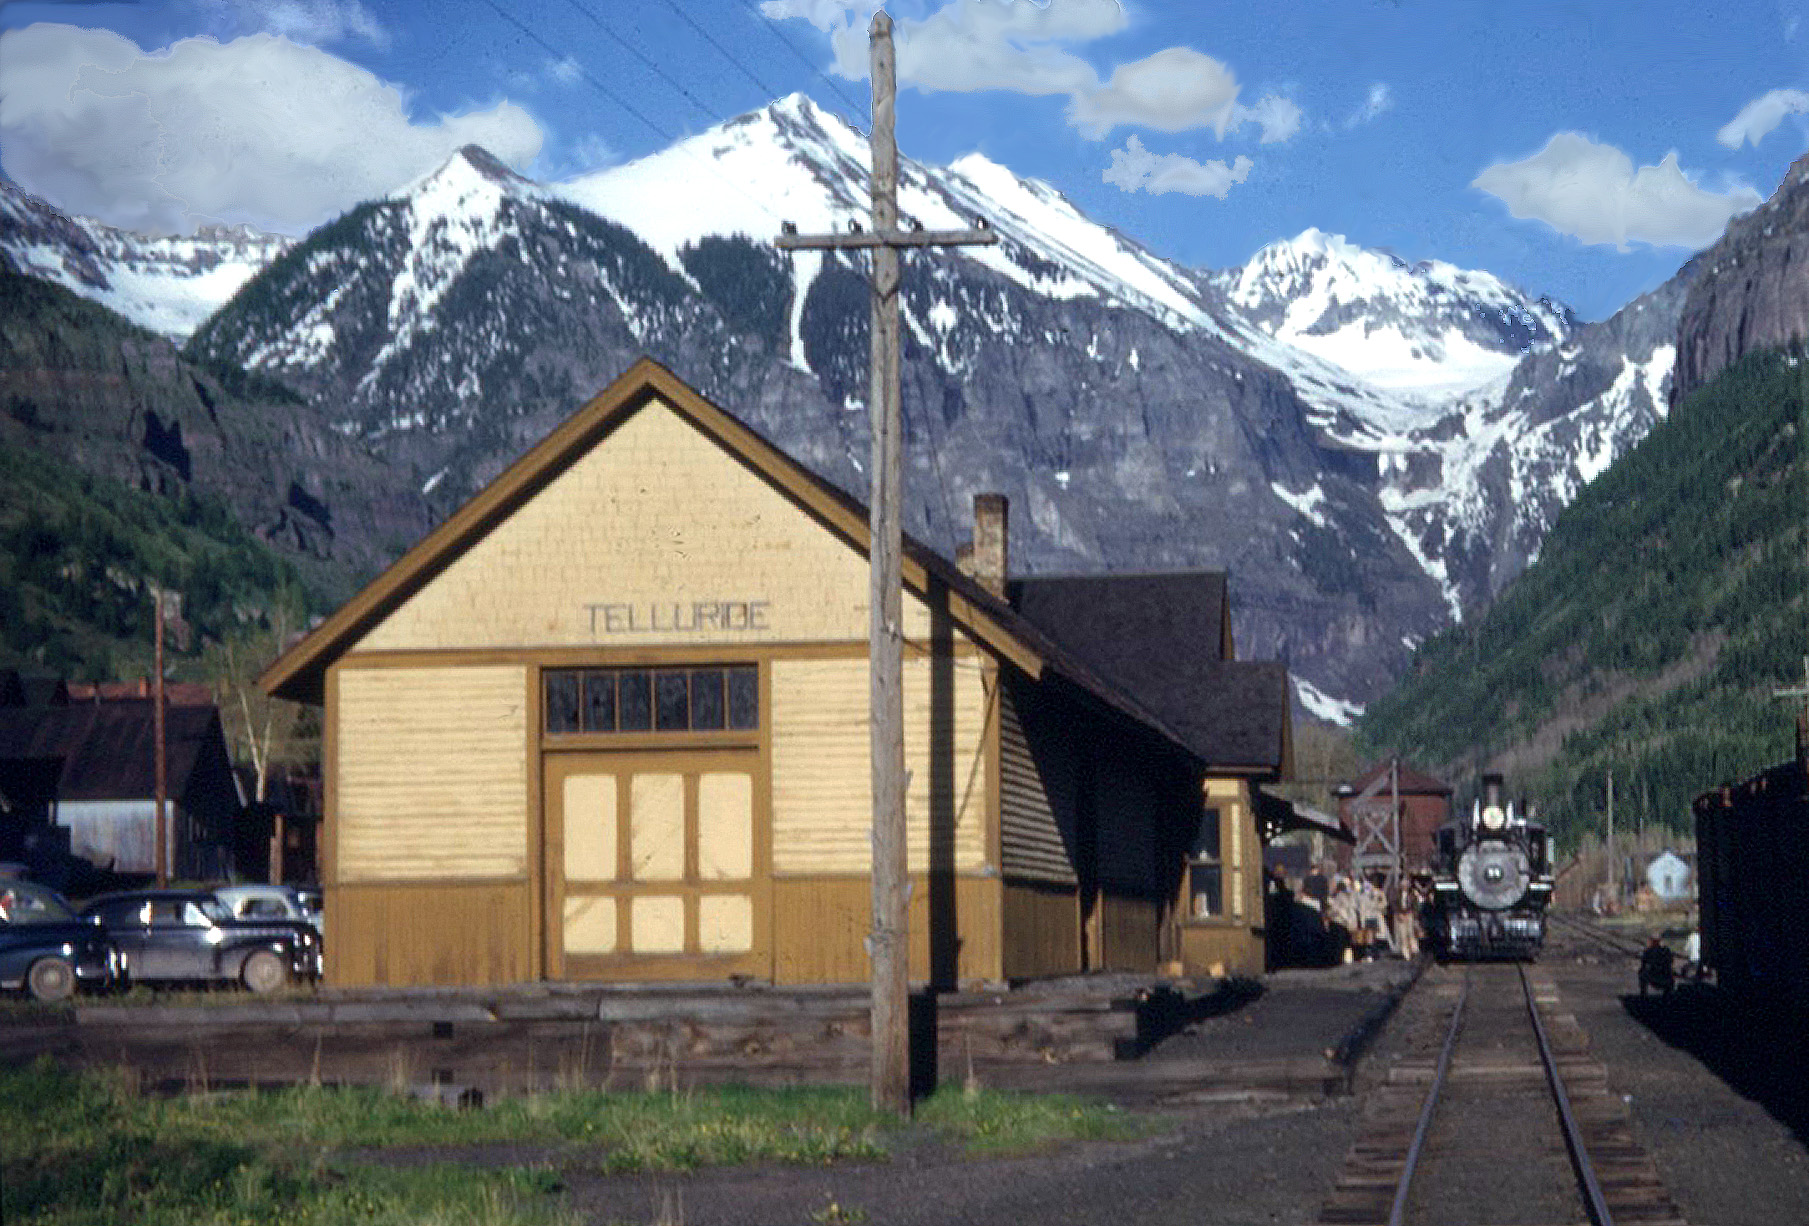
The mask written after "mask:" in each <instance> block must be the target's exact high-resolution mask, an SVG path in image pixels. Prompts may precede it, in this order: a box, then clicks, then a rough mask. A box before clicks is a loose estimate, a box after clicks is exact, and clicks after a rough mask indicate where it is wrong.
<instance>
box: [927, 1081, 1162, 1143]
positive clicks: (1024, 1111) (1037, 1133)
mask: <svg viewBox="0 0 1809 1226" xmlns="http://www.w3.org/2000/svg"><path fill="white" fill-rule="evenodd" d="M916 1118H917V1122H918V1123H919V1124H921V1125H923V1126H924V1127H927V1128H930V1129H932V1130H933V1131H935V1132H936V1133H937V1134H939V1135H940V1136H942V1137H944V1138H946V1139H947V1140H949V1141H952V1142H955V1143H956V1144H959V1145H961V1146H963V1147H965V1148H966V1149H967V1151H968V1152H969V1153H973V1154H1005V1153H1012V1154H1015V1153H1025V1152H1027V1151H1030V1150H1035V1149H1041V1148H1043V1147H1045V1146H1048V1145H1053V1144H1055V1143H1057V1142H1060V1141H1133V1140H1136V1139H1137V1138H1139V1137H1143V1136H1147V1135H1148V1134H1149V1128H1150V1124H1149V1121H1147V1120H1144V1119H1141V1118H1138V1117H1136V1116H1131V1115H1126V1114H1125V1113H1124V1112H1122V1111H1120V1110H1119V1109H1118V1108H1117V1107H1115V1106H1113V1105H1112V1104H1110V1103H1104V1102H1099V1101H1096V1100H1094V1099H1088V1098H1077V1097H1074V1096H1072V1095H1068V1094H1005V1093H1001V1092H999V1091H997V1090H960V1089H953V1088H950V1089H943V1090H938V1091H937V1092H936V1093H935V1094H934V1095H932V1096H931V1097H930V1098H928V1099H925V1100H924V1101H923V1102H922V1103H921V1104H920V1105H919V1106H918V1108H917V1117H916Z"/></svg>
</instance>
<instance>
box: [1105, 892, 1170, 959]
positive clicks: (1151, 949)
mask: <svg viewBox="0 0 1809 1226" xmlns="http://www.w3.org/2000/svg"><path fill="white" fill-rule="evenodd" d="M1160 920H1161V906H1160V904H1159V903H1157V902H1155V901H1154V900H1153V899H1148V898H1135V897H1131V896H1128V895H1123V894H1102V895H1101V896H1100V899H1099V928H1100V947H1101V948H1100V953H1101V966H1100V969H1101V970H1106V971H1128V972H1131V973H1134V974H1138V975H1148V974H1151V973H1153V972H1154V971H1155V969H1156V963H1157V961H1158V960H1159V959H1160V957H1161V952H1160V933H1159V931H1158V926H1159V924H1160Z"/></svg>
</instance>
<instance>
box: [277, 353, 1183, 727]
mask: <svg viewBox="0 0 1809 1226" xmlns="http://www.w3.org/2000/svg"><path fill="white" fill-rule="evenodd" d="M654 400H658V401H660V402H661V403H663V404H665V405H667V406H669V407H670V408H672V409H673V410H674V411H675V412H677V413H678V414H679V415H680V416H682V417H684V418H685V419H686V420H687V421H689V422H690V423H691V424H692V425H693V426H695V427H696V428H697V429H699V430H700V431H702V432H703V433H704V434H705V435H706V436H708V437H710V438H712V439H714V440H715V441H716V442H717V443H718V444H720V445H721V446H723V447H725V448H727V449H728V450H729V451H730V452H731V453H733V454H735V455H736V456H738V457H739V458H740V459H741V460H742V461H743V462H744V463H746V464H747V465H748V466H749V467H750V468H751V469H752V470H753V471H755V472H756V473H758V474H759V475H761V476H762V477H764V478H765V479H766V480H767V481H769V482H770V483H771V484H772V485H773V486H774V487H775V488H776V489H778V490H779V491H780V492H781V493H783V494H785V495H786V496H787V497H788V498H789V499H791V501H792V502H793V503H794V504H796V505H797V506H798V507H799V508H800V509H801V510H803V511H804V512H806V513H807V514H810V515H812V516H813V517H815V518H816V519H817V520H818V521H819V522H821V523H822V524H823V525H824V526H825V527H827V528H828V529H829V530H830V531H831V532H833V533H834V534H836V535H837V536H839V537H840V538H841V539H842V540H844V541H845V542H847V543H848V544H849V545H850V546H851V547H853V548H854V549H856V550H857V551H859V552H860V553H861V554H862V555H863V556H865V554H866V553H867V549H868V541H869V534H868V519H867V509H866V506H865V505H864V504H863V503H861V502H860V501H859V500H858V499H856V498H854V497H852V496H851V495H849V494H847V493H846V492H844V491H843V490H840V489H838V488H836V487H835V486H834V485H831V484H830V483H829V482H827V481H825V480H823V479H822V478H821V477H818V476H817V475H816V474H814V473H812V472H810V471H809V470H808V469H806V468H805V467H804V466H803V465H801V464H799V463H798V462H797V461H796V460H794V459H792V458H791V457H790V456H789V455H787V454H786V453H785V452H783V451H781V450H780V449H779V448H778V447H777V446H775V445H774V444H772V443H771V442H769V441H768V440H767V439H766V438H764V437H763V436H761V435H760V434H759V433H758V432H756V431H754V430H752V429H750V428H749V427H748V426H746V425H744V424H743V423H742V422H740V421H739V420H737V419H736V418H735V417H734V416H732V415H731V414H730V413H728V412H727V411H725V410H724V409H722V408H719V407H718V406H717V405H715V404H713V403H711V402H710V401H709V400H707V399H706V398H705V397H704V396H703V395H701V394H700V393H698V392H697V391H696V390H694V389H693V388H691V387H690V386H688V385H687V384H686V383H685V382H684V381H683V380H681V379H680V378H679V377H678V376H677V375H675V374H673V373H672V372H671V371H669V370H667V369H666V368H665V367H664V366H662V365H660V364H659V363H658V362H655V361H653V360H652V359H651V358H642V359H640V360H639V361H637V362H636V363H635V364H634V365H633V366H632V367H630V368H629V369H628V371H627V372H626V373H625V374H623V375H622V376H621V377H620V378H619V379H617V380H616V381H615V382H614V383H612V384H610V385H609V387H607V388H605V389H604V390H603V391H602V392H601V393H600V394H598V395H597V396H596V397H595V398H594V399H592V400H591V401H590V402H589V403H587V404H586V405H584V407H582V408H581V409H579V410H578V411H577V412H576V413H574V414H572V416H571V417H569V418H567V419H566V420H565V421H564V422H563V423H561V424H560V425H559V426H558V427H556V428H555V429H554V430H553V431H552V432H551V433H550V434H548V435H547V436H546V437H545V438H544V439H542V440H541V441H540V442H539V443H537V444H536V445H535V446H533V447H532V448H530V449H529V450H528V451H527V452H526V453H525V454H524V455H523V456H522V457H521V458H520V459H518V460H517V461H515V463H514V464H512V465H510V466H509V467H508V468H507V469H506V470H504V471H503V473H502V474H501V475H500V476H498V477H497V478H496V479H495V480H493V481H491V482H490V484H488V485H487V486H485V487H484V488H483V489H482V490H480V491H479V492H478V493H477V494H476V495H474V496H473V497H472V498H471V500H470V501H468V502H466V503H465V505H464V506H462V507H460V508H459V509H458V510H457V511H455V512H454V513H453V514H452V515H451V516H449V517H448V518H447V519H446V520H445V521H444V522H442V523H441V524H440V526H439V527H438V528H436V529H434V530H433V531H432V532H430V533H428V535H427V536H426V537H425V538H423V539H422V540H421V541H420V543H418V544H417V545H415V547H414V548H412V549H410V550H409V551H408V552H407V553H405V554H403V555H402V557H401V558H399V559H398V560H397V561H396V562H395V563H394V564H393V565H392V566H390V567H389V569H388V570H386V571H384V572H383V573H382V574H381V575H379V576H378V577H377V578H376V579H374V580H372V581H371V582H370V583H369V584H368V585H367V586H366V587H365V588H364V589H363V590H362V591H360V592H359V593H358V594H357V595H355V596H353V597H352V599H351V600H349V601H347V602H346V603H345V604H344V605H342V606H341V607H340V608H339V609H338V610H337V611H336V612H335V613H334V614H333V615H332V616H331V617H329V618H327V619H326V620H325V621H324V622H322V623H321V624H320V625H319V626H317V627H316V628H315V629H314V630H312V631H311V632H309V633H308V634H307V635H306V636H305V637H304V638H303V639H302V640H301V641H300V642H298V643H296V644H295V645H294V646H293V647H291V648H290V649H289V650H288V651H286V652H284V653H283V654H282V655H281V656H280V657H278V658H277V660H276V661H275V662H274V663H273V664H271V665H270V667H269V668H268V669H266V670H265V671H264V674H263V676H261V677H260V678H259V679H258V684H259V685H260V686H261V687H263V689H264V690H265V692H267V693H270V694H272V695H275V696H276V697H279V698H288V699H293V700H296V701H302V702H313V703H319V702H322V701H323V700H324V697H325V688H326V686H325V678H326V670H327V668H328V666H329V665H331V664H332V663H333V662H334V661H335V660H337V659H338V658H339V657H340V656H341V655H343V654H344V653H345V652H347V651H349V650H350V649H351V648H352V646H353V645H354V644H356V643H357V641H358V640H359V639H360V638H361V637H362V636H363V635H364V634H365V633H367V632H368V631H369V630H371V629H372V628H373V627H375V626H376V625H377V624H378V623H380V622H381V621H382V620H383V619H384V618H385V617H387V616H389V614H390V613H391V612H393V611H394V610H395V609H396V608H397V607H399V606H400V605H401V604H402V603H403V602H404V601H405V600H407V599H408V598H409V597H410V596H412V595H413V594H414V593H415V592H417V591H419V590H421V588H423V587H425V586H426V585H427V584H428V583H429V582H431V581H432V580H433V578H434V577H435V576H436V575H438V574H439V573H440V572H441V571H443V570H444V569H445V568H446V567H447V566H449V565H450V564H451V563H452V562H453V561H454V560H456V559H457V558H458V557H459V556H460V555H461V554H463V553H464V552H465V551H466V550H468V549H470V548H471V547H472V546H473V545H475V544H476V543H477V542H478V541H479V540H481V539H482V538H483V537H484V535H485V534H487V533H488V532H490V531H491V530H492V529H493V528H495V527H496V526H497V525H499V524H501V523H502V522H503V521H504V520H505V519H507V518H508V517H509V515H511V514H512V513H513V512H514V511H515V510H516V509H517V508H519V507H521V506H522V505H523V504H525V503H526V502H527V501H528V500H530V499H531V498H533V497H534V495H535V494H536V493H538V492H539V491H540V490H542V489H544V488H545V487H546V486H547V484H548V483H550V482H551V481H552V480H553V479H554V478H555V477H557V476H558V475H559V474H560V473H561V472H563V471H564V470H565V469H566V468H568V467H569V466H570V465H572V464H573V463H575V462H577V460H578V459H580V458H581V457H582V456H584V455H585V454H587V453H588V452H589V451H590V450H591V448H593V447H595V446H597V445H598V444H599V443H601V442H602V441H603V440H604V439H606V438H607V437H608V435H609V433H610V432H611V431H612V430H613V429H614V428H615V427H616V426H617V425H619V424H620V423H622V422H623V421H625V420H627V418H628V417H630V416H631V415H632V414H634V413H635V412H636V411H637V410H639V409H641V408H642V407H644V406H645V405H647V404H648V403H649V402H651V401H654ZM902 570H903V573H904V582H905V586H906V587H907V588H908V589H910V590H913V591H916V592H918V593H920V594H924V595H928V594H929V593H930V591H931V590H932V589H936V588H940V589H943V590H946V591H947V592H948V594H949V602H948V603H949V613H950V615H951V616H952V617H953V618H954V619H955V620H956V621H957V622H959V623H960V624H961V625H962V626H964V627H965V628H966V629H967V630H968V631H969V632H970V633H971V634H973V635H974V637H975V638H976V639H978V640H979V641H981V642H982V643H984V644H986V645H987V646H988V647H990V648H991V649H992V650H994V651H996V652H997V653H998V654H999V655H1000V656H1001V657H1003V658H1004V659H1007V660H1009V661H1011V663H1012V664H1014V665H1016V666H1017V667H1019V668H1021V669H1023V670H1024V671H1025V672H1026V673H1027V674H1029V675H1030V676H1032V677H1038V676H1041V675H1042V673H1043V671H1044V669H1045V668H1053V669H1054V670H1055V671H1056V672H1058V673H1060V674H1062V675H1063V676H1065V677H1067V678H1068V679H1069V680H1070V681H1073V682H1075V683H1076V684H1078V685H1079V686H1080V687H1081V688H1082V689H1083V690H1084V691H1086V692H1087V693H1089V694H1091V695H1092V696H1093V697H1094V698H1095V699H1097V700H1099V701H1100V702H1102V703H1104V704H1105V705H1107V706H1109V707H1111V708H1113V709H1114V710H1116V711H1118V712H1119V713H1121V714H1123V715H1127V716H1129V717H1131V718H1132V719H1134V720H1136V721H1137V722H1139V723H1141V724H1144V725H1145V726H1147V727H1149V728H1150V729H1152V730H1153V731H1155V732H1157V733H1158V734H1159V735H1161V736H1162V737H1164V738H1165V739H1167V740H1168V741H1170V742H1171V743H1173V744H1174V745H1176V746H1177V747H1179V748H1181V749H1183V750H1186V751H1188V752H1190V753H1191V752H1194V751H1193V749H1192V740H1191V738H1189V737H1188V736H1186V735H1185V734H1184V733H1182V732H1181V731H1180V730H1179V729H1176V728H1174V727H1172V726H1170V725H1169V724H1168V722H1167V721H1166V720H1165V719H1164V718H1163V717H1162V716H1161V715H1159V714H1158V713H1157V712H1156V711H1154V710H1153V709H1152V708H1151V707H1150V706H1149V705H1148V704H1146V703H1144V702H1143V701H1141V698H1140V696H1136V695H1135V694H1134V692H1127V690H1126V689H1125V688H1123V687H1122V686H1121V685H1119V684H1117V683H1115V682H1113V681H1112V680H1111V679H1110V678H1108V677H1106V676H1104V675H1102V674H1101V672H1100V671H1099V670H1098V668H1097V666H1096V665H1094V664H1093V663H1092V662H1091V661H1089V660H1087V659H1085V658H1084V657H1082V656H1080V655H1078V654H1077V653H1076V652H1074V651H1072V650H1070V649H1069V648H1068V647H1067V646H1066V645H1065V644H1062V643H1060V642H1058V641H1056V640H1053V639H1052V638H1050V636H1049V635H1047V634H1046V633H1044V632H1043V631H1042V630H1041V629H1040V628H1038V627H1037V626H1036V625H1034V624H1033V623H1032V622H1031V621H1029V620H1027V619H1026V618H1024V617H1022V616H1020V615H1019V614H1018V613H1017V612H1016V611H1015V610H1013V609H1012V608H1011V606H1010V605H1009V604H1007V603H1006V602H1005V601H1003V600H1001V599H999V598H998V597H996V596H994V595H993V594H992V593H991V592H989V591H987V590H986V589H985V588H983V587H981V586H980V585H979V584H978V583H976V582H975V581H974V580H973V579H971V578H970V577H968V576H967V575H964V574H962V573H961V571H960V570H959V569H958V568H957V567H956V566H955V564H954V563H953V562H951V561H949V560H948V559H946V558H944V557H942V556H941V555H940V554H938V553H937V552H936V551H935V550H933V549H931V548H929V547H928V546H926V545H924V544H923V543H921V542H919V541H917V540H915V539H913V538H912V537H911V536H910V535H909V534H906V535H905V536H904V540H903V566H902Z"/></svg>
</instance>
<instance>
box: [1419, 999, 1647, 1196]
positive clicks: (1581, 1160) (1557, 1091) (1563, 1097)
mask: <svg viewBox="0 0 1809 1226" xmlns="http://www.w3.org/2000/svg"><path fill="white" fill-rule="evenodd" d="M1518 969H1519V971H1520V987H1521V990H1522V991H1524V992H1525V993H1526V1011H1527V1013H1528V1014H1530V1015H1531V1017H1532V1019H1533V1034H1534V1036H1535V1037H1537V1038H1538V1040H1539V1058H1540V1059H1541V1060H1543V1061H1544V1062H1545V1079H1546V1080H1547V1081H1548V1082H1550V1083H1551V1095H1552V1098H1553V1099H1554V1100H1556V1102H1557V1104H1558V1119H1559V1120H1560V1121H1562V1122H1563V1125H1564V1145H1565V1147H1566V1148H1567V1149H1569V1150H1570V1164H1571V1166H1572V1167H1573V1168H1574V1169H1575V1170H1576V1173H1577V1182H1578V1183H1579V1184H1581V1185H1582V1189H1583V1200H1584V1201H1585V1202H1586V1204H1587V1207H1588V1209H1589V1217H1590V1220H1591V1221H1593V1222H1594V1223H1595V1226H1614V1215H1613V1214H1611V1213H1609V1212H1608V1201H1607V1198H1606V1197H1605V1196H1603V1195H1602V1185H1601V1182H1600V1181H1599V1180H1598V1179H1596V1177H1595V1164H1594V1163H1593V1162H1591V1161H1590V1160H1589V1149H1588V1147H1587V1146H1585V1145H1584V1144H1583V1130H1582V1128H1581V1127H1580V1126H1579V1125H1578V1124H1577V1117H1576V1115H1575V1114H1574V1113H1573V1112H1572V1111H1571V1109H1570V1095H1569V1093H1567V1092H1566V1091H1565V1089H1564V1078H1563V1077H1562V1076H1560V1075H1559V1073H1558V1059H1557V1057H1556V1056H1554V1055H1553V1054H1552V1050H1551V1042H1550V1041H1549V1040H1548V1039H1547V1038H1546V1035H1545V1023H1544V1021H1542V1020H1541V1019H1540V1017H1539V1002H1538V1001H1537V1000H1536V999H1535V998H1534V997H1533V984H1532V981H1531V980H1530V979H1528V978H1527V977H1526V967H1524V966H1522V967H1519V968H1518ZM1390 1226H1393V1223H1390Z"/></svg>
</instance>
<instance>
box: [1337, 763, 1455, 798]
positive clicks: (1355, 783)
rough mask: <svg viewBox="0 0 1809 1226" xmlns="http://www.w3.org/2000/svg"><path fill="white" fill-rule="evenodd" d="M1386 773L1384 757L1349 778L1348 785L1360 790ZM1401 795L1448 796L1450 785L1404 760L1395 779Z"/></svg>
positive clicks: (1357, 790) (1386, 765)
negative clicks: (1418, 769)
mask: <svg viewBox="0 0 1809 1226" xmlns="http://www.w3.org/2000/svg"><path fill="white" fill-rule="evenodd" d="M1387 774H1388V759H1387V758H1384V759H1382V761H1380V762H1377V763H1376V764H1375V765H1374V766H1371V767H1370V768H1369V769H1368V770H1366V771H1364V772H1363V773H1362V774H1361V775H1358V776H1357V777H1356V778H1355V779H1353V780H1351V782H1350V784H1349V785H1348V786H1349V787H1350V789H1351V791H1353V792H1361V791H1363V790H1364V789H1365V788H1367V787H1368V786H1369V785H1370V784H1372V783H1374V782H1375V781H1376V780H1378V779H1382V778H1385V777H1386V776H1387ZM1397 782H1398V784H1399V786H1400V789H1401V795H1403V796H1449V795H1451V785H1450V784H1448V783H1446V782H1444V781H1443V780H1440V779H1434V778H1433V777H1432V776H1431V775H1428V774H1425V773H1423V772H1421V771H1417V770H1414V769H1413V768H1412V767H1411V766H1408V765H1407V764H1406V763H1405V762H1403V763H1401V773H1400V776H1399V779H1398V780H1397Z"/></svg>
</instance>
